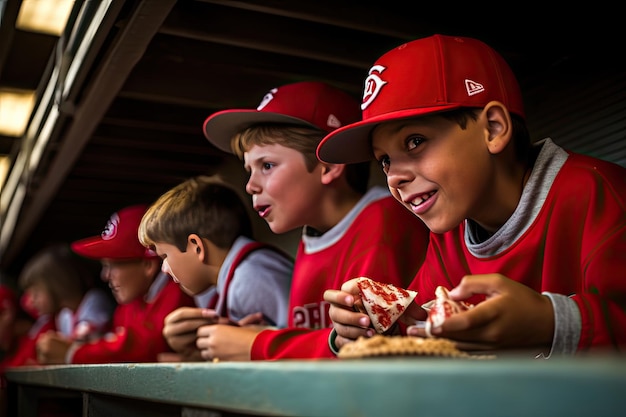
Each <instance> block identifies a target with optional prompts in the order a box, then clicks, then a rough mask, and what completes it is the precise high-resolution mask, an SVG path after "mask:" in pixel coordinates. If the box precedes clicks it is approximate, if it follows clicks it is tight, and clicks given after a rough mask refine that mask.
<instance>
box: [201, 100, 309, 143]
mask: <svg viewBox="0 0 626 417" xmlns="http://www.w3.org/2000/svg"><path fill="white" fill-rule="evenodd" d="M258 123H285V124H293V125H301V126H306V127H313V128H315V129H319V128H318V127H317V126H315V125H313V124H311V123H309V122H306V121H304V120H302V119H299V118H297V117H291V116H287V115H284V114H280V113H271V112H264V111H258V110H250V109H235V110H223V111H220V112H217V113H214V114H212V115H211V116H209V117H208V118H207V119H206V120H205V121H204V126H203V131H204V136H205V137H206V138H207V139H208V140H209V142H211V143H212V144H213V145H215V146H216V147H217V148H218V149H220V150H222V151H224V152H228V153H232V152H233V151H232V149H231V147H230V141H231V139H232V137H233V136H234V135H235V134H237V133H238V132H241V131H242V130H244V129H247V128H248V127H250V126H252V125H255V124H258Z"/></svg>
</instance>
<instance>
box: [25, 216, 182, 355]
mask: <svg viewBox="0 0 626 417" xmlns="http://www.w3.org/2000/svg"><path fill="white" fill-rule="evenodd" d="M145 211H146V206H145V205H134V206H130V207H125V208H123V209H120V210H119V211H118V212H116V213H114V214H113V215H112V216H111V218H110V219H109V221H108V223H107V225H106V227H105V229H104V231H103V232H102V234H101V235H99V236H94V237H90V238H86V239H82V240H79V241H76V242H74V243H72V249H73V251H74V252H76V253H77V254H79V255H81V256H84V257H86V258H90V259H96V260H99V261H100V263H101V264H102V271H101V278H102V279H103V280H104V281H105V282H106V283H108V285H109V288H110V289H111V292H112V293H113V296H114V297H115V300H116V301H117V304H118V305H117V307H116V309H115V313H114V315H113V323H112V330H111V332H110V333H107V334H106V335H105V336H104V337H102V338H99V339H98V340H93V341H87V342H76V341H71V340H68V339H65V338H62V337H60V336H59V335H56V334H51V333H47V334H46V335H44V337H41V338H40V340H39V341H38V342H37V350H38V357H39V360H40V362H41V363H111V362H155V361H156V360H157V356H158V354H159V353H161V352H167V351H171V349H170V348H169V346H168V345H167V343H166V341H165V339H164V338H163V335H162V330H163V320H164V318H165V316H166V315H167V314H169V313H170V312H172V311H173V310H174V309H176V308H178V307H182V306H193V305H194V301H193V298H191V297H190V296H188V295H187V294H184V293H183V292H182V291H180V289H179V288H178V285H176V283H174V282H173V281H172V279H171V277H170V276H169V275H168V274H167V273H165V272H162V271H161V258H159V257H158V256H157V255H156V253H154V252H153V251H151V250H149V249H146V248H145V247H144V246H143V245H142V244H141V243H140V242H139V239H138V237H137V231H138V228H139V223H140V221H141V218H142V216H143V214H144V213H145Z"/></svg>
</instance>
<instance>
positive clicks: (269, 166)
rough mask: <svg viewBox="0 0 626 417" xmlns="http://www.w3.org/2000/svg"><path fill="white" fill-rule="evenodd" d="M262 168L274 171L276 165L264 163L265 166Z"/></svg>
mask: <svg viewBox="0 0 626 417" xmlns="http://www.w3.org/2000/svg"><path fill="white" fill-rule="evenodd" d="M261 166H262V167H263V169H264V170H268V169H272V167H273V166H274V164H272V163H270V162H263V165H261Z"/></svg>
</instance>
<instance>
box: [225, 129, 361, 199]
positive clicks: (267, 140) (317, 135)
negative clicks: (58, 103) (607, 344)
mask: <svg viewBox="0 0 626 417" xmlns="http://www.w3.org/2000/svg"><path fill="white" fill-rule="evenodd" d="M325 135H326V132H324V131H323V130H320V129H315V128H312V127H311V128H309V127H303V126H299V125H285V124H280V123H264V124H258V125H253V126H251V127H248V128H247V129H245V130H242V131H241V132H239V133H237V134H235V136H233V138H232V140H231V149H232V151H233V153H234V154H235V155H237V156H238V157H239V159H242V160H243V154H244V152H246V151H247V150H249V149H250V148H252V146H254V145H281V146H285V147H287V148H291V149H294V150H296V151H298V152H300V153H301V154H302V157H303V158H304V163H305V165H306V167H307V170H308V171H309V172H311V171H313V169H314V168H315V167H316V166H317V164H319V163H321V162H320V161H319V159H317V155H316V150H317V145H319V143H320V141H321V140H322V139H323V138H324V136H325ZM345 172H346V180H347V182H348V184H349V185H350V187H352V189H354V190H355V191H357V192H359V193H361V194H364V193H365V192H366V191H367V186H368V182H369V175H370V163H369V162H363V163H358V164H347V165H346V171H345Z"/></svg>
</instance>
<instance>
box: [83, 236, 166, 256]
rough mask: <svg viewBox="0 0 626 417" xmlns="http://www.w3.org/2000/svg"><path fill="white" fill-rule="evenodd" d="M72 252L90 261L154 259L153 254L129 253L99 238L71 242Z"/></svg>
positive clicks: (143, 252)
mask: <svg viewBox="0 0 626 417" xmlns="http://www.w3.org/2000/svg"><path fill="white" fill-rule="evenodd" d="M71 247H72V250H73V251H74V252H76V253H77V254H78V255H80V256H84V257H85V258H90V259H96V260H101V259H120V260H125V259H148V258H156V257H158V255H157V254H156V253H155V252H151V251H149V250H148V249H146V250H142V251H139V250H136V251H135V252H136V253H132V252H129V251H128V249H127V248H122V247H120V245H119V243H117V242H113V241H110V240H103V239H102V238H101V237H100V236H94V237H88V238H86V239H82V240H78V241H76V242H73V243H72V245H71Z"/></svg>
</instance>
